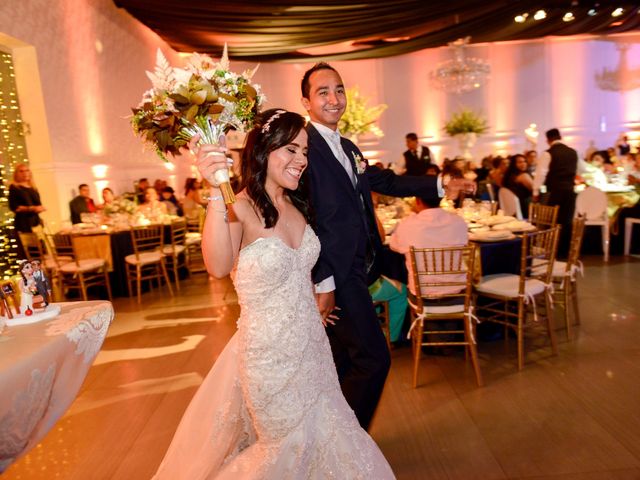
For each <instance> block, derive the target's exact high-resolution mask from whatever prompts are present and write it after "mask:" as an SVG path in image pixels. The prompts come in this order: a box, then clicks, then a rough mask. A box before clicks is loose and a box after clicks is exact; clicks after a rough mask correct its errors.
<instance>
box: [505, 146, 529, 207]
mask: <svg viewBox="0 0 640 480" xmlns="http://www.w3.org/2000/svg"><path fill="white" fill-rule="evenodd" d="M502 186H503V187H504V188H508V189H509V190H511V191H512V192H513V193H514V195H515V196H516V197H518V200H520V210H521V211H522V215H524V216H525V217H526V216H527V214H528V212H529V203H530V202H531V195H532V194H533V178H531V175H529V173H527V160H526V159H525V156H524V155H521V154H516V155H511V157H510V158H509V167H508V168H507V171H506V172H505V174H504V177H503V179H502Z"/></svg>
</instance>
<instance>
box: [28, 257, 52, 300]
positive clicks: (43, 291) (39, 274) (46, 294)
mask: <svg viewBox="0 0 640 480" xmlns="http://www.w3.org/2000/svg"><path fill="white" fill-rule="evenodd" d="M31 266H32V268H33V279H34V281H35V284H36V290H37V292H38V295H40V296H41V297H42V306H43V307H46V306H47V305H49V303H51V284H50V283H49V279H48V278H47V275H46V273H45V271H44V270H43V269H42V266H41V265H40V260H33V261H32V262H31Z"/></svg>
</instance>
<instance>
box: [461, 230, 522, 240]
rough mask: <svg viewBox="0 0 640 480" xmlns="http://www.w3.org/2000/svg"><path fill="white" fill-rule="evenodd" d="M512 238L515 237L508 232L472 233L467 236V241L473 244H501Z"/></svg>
mask: <svg viewBox="0 0 640 480" xmlns="http://www.w3.org/2000/svg"><path fill="white" fill-rule="evenodd" d="M514 238H516V236H515V235H514V234H513V233H512V232H510V231H509V230H490V231H488V232H473V233H470V234H469V240H473V241H474V242H501V241H503V240H512V239H514Z"/></svg>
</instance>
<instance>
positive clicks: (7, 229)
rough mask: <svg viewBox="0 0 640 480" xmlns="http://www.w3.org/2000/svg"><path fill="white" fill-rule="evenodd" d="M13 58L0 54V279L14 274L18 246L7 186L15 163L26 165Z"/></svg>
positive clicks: (15, 271) (25, 150) (9, 55)
mask: <svg viewBox="0 0 640 480" xmlns="http://www.w3.org/2000/svg"><path fill="white" fill-rule="evenodd" d="M27 160H28V159H27V148H26V145H25V141H24V128H23V124H22V119H21V117H20V107H19V104H18V92H17V88H16V80H15V73H14V70H13V59H12V57H11V54H9V53H5V52H0V278H3V279H5V280H6V279H9V278H10V277H12V276H13V275H15V274H17V273H18V271H17V268H16V260H17V258H18V245H17V243H16V240H15V238H14V236H13V228H14V227H13V213H11V210H9V184H10V182H11V178H12V176H13V170H14V168H15V166H16V164H18V163H22V162H27Z"/></svg>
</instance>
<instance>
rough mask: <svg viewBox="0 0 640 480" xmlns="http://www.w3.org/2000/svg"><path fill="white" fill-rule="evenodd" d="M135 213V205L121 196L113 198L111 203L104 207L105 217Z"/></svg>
mask: <svg viewBox="0 0 640 480" xmlns="http://www.w3.org/2000/svg"><path fill="white" fill-rule="evenodd" d="M135 211H136V204H135V202H134V201H132V200H130V199H129V198H127V197H125V196H122V197H118V198H115V199H114V200H113V202H111V203H110V204H108V205H106V206H105V207H104V213H105V214H106V215H116V214H125V215H133V214H134V213H135Z"/></svg>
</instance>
